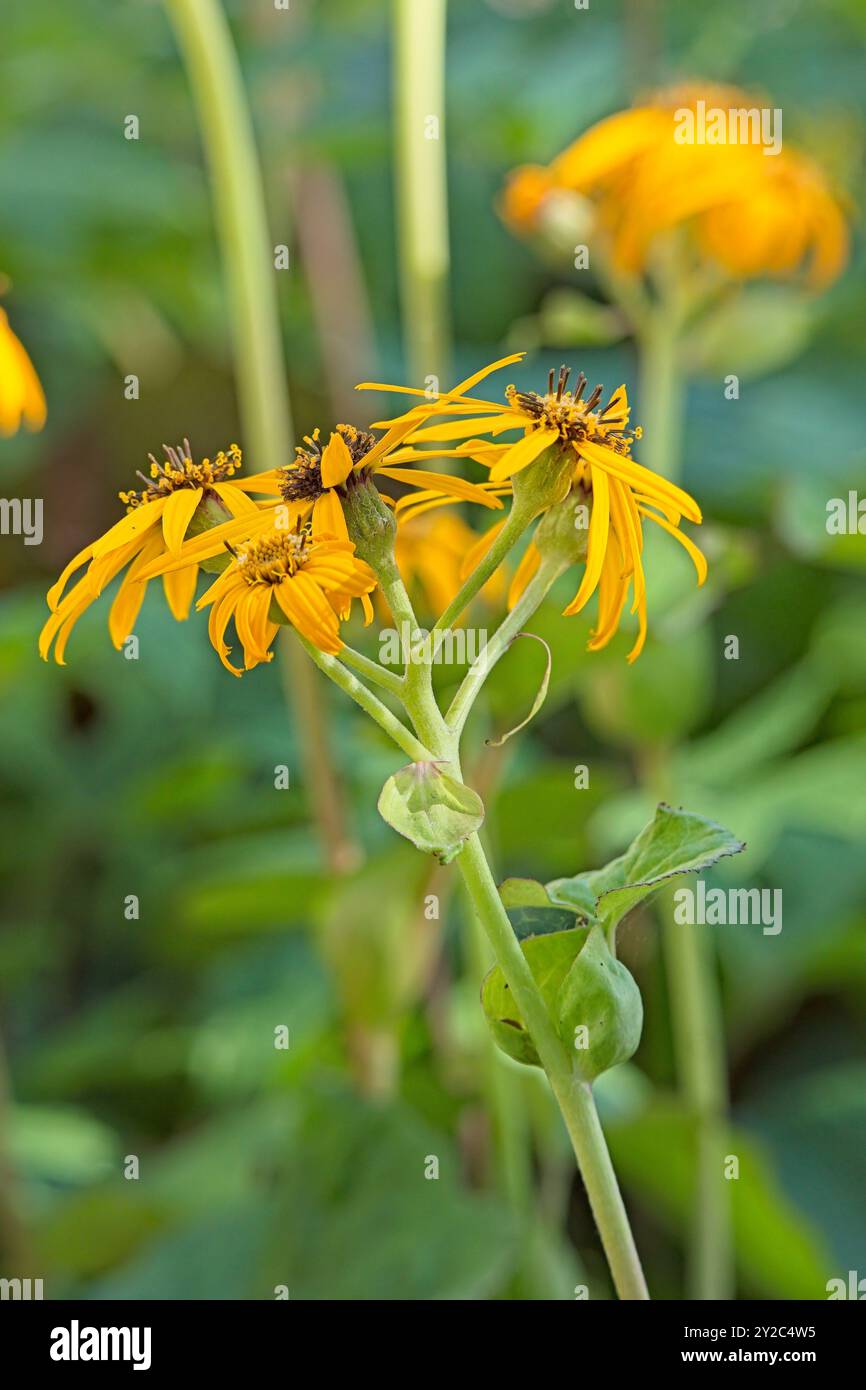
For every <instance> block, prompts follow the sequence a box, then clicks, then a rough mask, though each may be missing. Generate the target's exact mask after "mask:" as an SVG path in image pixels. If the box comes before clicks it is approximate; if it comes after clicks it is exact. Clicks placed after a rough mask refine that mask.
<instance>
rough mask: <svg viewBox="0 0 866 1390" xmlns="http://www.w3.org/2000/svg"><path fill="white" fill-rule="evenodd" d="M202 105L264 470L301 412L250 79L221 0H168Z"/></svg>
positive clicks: (314, 715) (345, 858)
mask: <svg viewBox="0 0 866 1390" xmlns="http://www.w3.org/2000/svg"><path fill="white" fill-rule="evenodd" d="M165 5H166V10H167V12H168V15H169V18H170V20H171V22H172V25H173V26H174V30H175V33H176V35H177V39H178V43H179V45H180V48H181V51H182V54H183V58H184V61H185V64H186V68H187V72H188V75H189V80H190V85H191V87H192V91H193V96H194V99H195V102H196V106H197V108H198V115H199V124H200V127H201V134H202V139H203V141H204V146H205V152H206V154H207V160H208V166H209V169H210V175H211V184H212V188H213V199H214V211H215V217H216V226H217V233H218V236H219V242H220V249H221V252H222V260H223V268H224V271H225V277H226V284H227V289H228V302H229V317H230V320H231V325H232V339H233V347H234V358H235V376H236V380H237V389H238V404H239V407H240V415H241V422H242V428H243V438H244V453H245V455H246V458H247V461H248V463H250V464H251V465H252V467H253V469H254V470H255V471H264V470H266V469H270V468H280V467H282V466H283V465H284V464H286V463H287V462H288V461H289V460H290V459H291V457H292V414H291V405H290V401H289V389H288V383H287V380H286V369H285V362H284V360H283V349H282V340H281V335H280V323H279V315H278V313H277V298H276V293H275V286H274V276H275V274H276V271H275V268H274V261H273V244H272V241H271V238H270V237H269V235H268V223H267V213H266V209H265V196H264V188H263V183H262V175H261V170H260V168H259V161H258V156H257V153H256V144H255V134H254V131H253V123H252V118H251V115H250V111H249V107H248V104H247V100H246V95H245V93H244V86H243V78H242V76H241V71H240V66H239V64H238V60H237V55H236V53H235V50H234V45H233V43H232V36H231V32H230V30H229V26H228V24H227V22H226V18H225V15H224V13H223V10H222V7H221V5H220V4H219V0H165ZM286 692H287V699H288V703H289V705H290V707H291V708H292V709H293V710H297V709H304V710H305V713H306V720H307V728H308V731H309V739H310V742H311V744H314V745H315V746H316V747H317V748H318V749H319V750H320V754H321V761H320V763H319V768H318V774H317V775H318V778H319V781H320V783H321V784H322V786H324V785H325V784H328V785H329V786H330V794H329V795H328V797H327V798H323V797H315V796H314V797H313V806H314V810H315V812H316V818H317V830H318V834H319V839H320V841H321V843H322V845H323V848H324V850H325V852H326V853H327V855H328V857H329V859H332V860H333V859H334V856H335V855H338V856H339V858H340V860H341V861H342V862H346V863H348V862H350V861H351V859H352V858H354V857H356V852H355V851H353V849H352V847H351V846H350V845H349V844H348V842H346V841H345V840H344V839H343V838H342V837H341V840H340V843H339V844H337V843H336V842H335V840H334V833H335V824H336V821H335V819H334V817H335V816H338V819H339V821H340V823H342V822H343V820H344V817H343V814H342V810H339V812H338V805H337V803H338V800H339V797H340V791H339V779H338V777H337V774H336V770H335V769H334V766H333V760H332V757H331V752H330V740H329V738H328V731H327V726H326V722H325V716H324V705H323V702H322V701H321V700H316V699H311V698H310V691H309V672H306V671H302V670H301V669H300V668H299V667H297V666H295V665H290V666H289V669H288V673H287V677H286Z"/></svg>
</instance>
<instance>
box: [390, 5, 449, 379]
mask: <svg viewBox="0 0 866 1390" xmlns="http://www.w3.org/2000/svg"><path fill="white" fill-rule="evenodd" d="M393 5H394V11H393V14H394V58H393V64H394V120H395V134H394V138H395V147H396V168H397V171H396V179H397V232H398V239H399V250H400V295H401V301H402V317H403V323H404V326H405V340H406V350H407V356H408V366H409V373H410V376H411V379H412V380H413V381H424V380H426V379H427V378H429V377H436V378H437V379H438V380H440V381H444V380H445V379H446V378H447V376H448V370H449V364H448V343H449V339H450V325H449V311H448V274H449V268H450V253H449V244H448V184H447V169H446V155H445V31H446V21H447V0H393Z"/></svg>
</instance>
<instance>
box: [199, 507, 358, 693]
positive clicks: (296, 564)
mask: <svg viewBox="0 0 866 1390" xmlns="http://www.w3.org/2000/svg"><path fill="white" fill-rule="evenodd" d="M354 550H355V547H354V546H353V545H352V543H351V541H347V540H343V539H342V538H339V537H337V536H328V535H326V534H324V533H319V534H317V535H314V534H313V533H312V529H311V527H310V525H309V524H308V525H307V526H305V527H303V528H300V527H299V528H297V529H296V530H294V531H288V532H282V533H277V532H274V533H273V534H271V535H269V536H262V537H260V538H259V539H257V540H253V541H250V542H249V543H248V544H246V545H244V546H241V547H240V548H239V549H238V550H237V551H236V552H235V553H234V559H233V560H232V563H231V564H230V565H229V567H228V569H227V570H225V571H224V573H223V574H221V575H220V576H219V578H218V579H217V580H215V581H214V583H213V584H212V585H211V587H210V588H209V589H208V591H207V593H206V594H203V595H202V597H201V599H200V600H199V602H198V605H197V606H198V607H199V608H204V607H206V606H208V605H210V610H211V611H210V620H209V623H208V632H209V635H210V640H211V643H212V644H213V646H214V648H215V650H216V651H217V652H218V653H219V658H220V661H221V662H222V663H223V665H224V666H225V667H226V669H227V670H229V671H231V672H232V674H233V675H235V676H240V675H242V674H243V672H242V671H240V670H239V669H238V668H237V667H236V666H233V665H232V664H231V662H230V661H229V659H228V657H229V653H230V652H231V648H230V647H228V646H227V645H226V642H225V631H226V628H227V626H228V624H229V621H230V620H231V619H232V618H233V619H234V624H235V630H236V632H237V635H238V637H239V639H240V642H241V645H242V647H243V649H244V668H245V669H246V670H250V669H251V668H252V667H253V666H258V664H259V663H260V662H262V661H270V660H271V659H272V657H273V652H272V651H271V650H270V647H271V643H272V642H273V640H274V637H275V636H276V634H277V632H278V630H279V626H280V623H279V621H278V616H277V615H282V616H283V617H284V618H285V619H287V620H288V622H290V623H291V624H292V626H293V627H295V628H296V629H297V630H298V632H300V633H301V634H302V635H303V636H304V637H306V638H307V639H308V641H310V642H313V643H314V644H315V645H316V646H317V647H319V648H320V650H321V651H323V652H329V653H331V654H332V655H336V653H338V652H339V651H340V649H341V647H342V645H343V643H342V640H341V638H340V619H341V618H342V617H346V616H348V611H349V608H350V606H351V602H352V599H353V598H361V597H366V595H367V594H369V593H370V592H371V590H373V589H375V587H376V584H377V582H378V581H377V579H376V576H375V574H374V573H373V571H372V570H371V569H370V566H369V565H367V564H365V562H364V561H363V560H359V559H357V558H356V557H355V554H354Z"/></svg>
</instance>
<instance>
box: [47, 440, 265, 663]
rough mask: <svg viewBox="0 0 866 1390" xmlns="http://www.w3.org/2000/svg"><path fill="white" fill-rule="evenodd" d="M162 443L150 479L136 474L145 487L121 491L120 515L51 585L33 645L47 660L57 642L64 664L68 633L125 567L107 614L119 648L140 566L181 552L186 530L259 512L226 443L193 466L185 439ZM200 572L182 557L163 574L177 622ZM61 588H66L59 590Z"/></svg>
mask: <svg viewBox="0 0 866 1390" xmlns="http://www.w3.org/2000/svg"><path fill="white" fill-rule="evenodd" d="M163 447H164V448H165V454H166V459H165V462H164V463H162V464H160V463H158V462H157V461H156V459H155V458H154V457H153V455H152V454H151V455H150V476H149V477H145V476H144V474H140V475H139V476H140V477H141V479H142V481H143V483H144V484H145V486H144V487H143V488H142V489H141V490H140V491H133V492H122V493H121V494H120V500H121V502H123V503H124V504H125V506H126V516H124V517H122V518H121V520H120V521H118V522H117V523H116V524H115V525H114V526H112V527H111V529H110V530H109V531H107V532H106V533H105V535H104V536H101V537H100V539H99V540H97V541H94V542H93V543H92V544H91V545H88V546H85V548H84V549H83V550H81V551H79V553H78V554H77V555H75V556H74V557H73V559H71V560H70V562H69V564H68V565H67V566H66V568H65V569H64V571H63V573H62V574H61V576H60V578H59V579H58V580H57V583H56V584H53V585H52V587H51V588H50V589H49V591H48V594H47V601H48V606H49V608H50V609H51V617H50V618H49V619H48V621H47V622H46V624H45V626H44V627H43V629H42V633H41V635H40V638H39V650H40V653H41V655H42V656H43V657H44V658H45V659H47V657H48V653H49V650H50V648H51V644H52V642H55V639H56V642H55V647H54V656H55V659H56V660H57V661H58V662H59V663H60V664H61V665H63V661H64V653H65V650H66V643H67V641H68V639H69V634H70V632H71V631H72V628H73V627H74V626H75V623H76V622H77V621H78V619H79V618H80V617H81V615H82V613H84V612H85V610H86V609H87V608H89V606H90V604H91V603H93V601H94V600H95V599H96V598H98V597H99V595H100V594H101V593H102V591H103V589H104V588H105V586H106V585H107V584H109V583H110V582H111V580H112V579H114V577H115V576H116V575H117V574H119V573H120V571H121V570H122V569H124V568H125V567H126V566H129V568H128V569H127V571H126V574H125V575H124V578H123V581H122V583H121V585H120V588H119V589H118V591H117V594H116V596H115V599H114V602H113V603H112V605H111V609H110V612H109V616H108V629H109V633H110V635H111V640H112V642H113V643H114V645H115V647H117V648H118V649H119V648H120V647H122V646H123V643H124V642H125V641H126V639H127V637H129V635H130V633H131V632H132V629H133V627H134V625H135V620H136V618H137V617H138V612H139V609H140V608H141V604H142V601H143V599H144V595H145V591H146V589H147V584H148V579H149V578H150V577H152V576H147V575H145V574H144V570H145V569H146V568H147V567H148V566H149V565H151V564H153V562H154V561H155V560H156V559H157V558H158V557H159V556H163V555H168V556H170V557H171V556H176V555H178V554H180V551H181V547H182V545H183V541H184V538H185V536H186V535H187V534H188V533H189V531H190V529H191V528H196V527H198V526H201V525H207V524H210V525H214V524H215V522H216V521H218V520H221V519H222V518H224V517H228V516H235V517H237V516H243V515H246V514H249V513H253V514H255V515H258V508H257V507H256V504H255V502H254V501H253V500H252V498H250V497H248V496H247V492H248V491H251V490H256V489H255V488H254V483H253V479H252V478H240V479H238V478H235V476H234V475H235V473H236V472H237V470H238V469H239V468H240V466H241V451H240V449H239V448H238V446H237V444H232V445H231V447H230V448H229V450H228V452H220V453H219V454H217V455H216V457H215V458H214V459H213V460H211V459H202V460H201V462H200V463H195V462H194V461H193V458H192V450H191V449H190V444H189V440H184V442H183V445H182V446H179V447H178V448H176V449H172V448H169V447H168V446H167V445H165V446H163ZM83 565H87V569H86V571H85V573H84V575H83V576H82V577H81V578H80V579H78V580H77V582H76V583H75V584H74V585H73V586H72V588H71V589H69V590H68V591H66V585H67V583H68V581H69V580H70V578H71V577H72V575H73V574H74V573H75V572H76V570H78V569H80V568H81V567H82V566H83ZM197 577H198V563H197V561H192V562H186V561H184V563H183V564H182V565H181V566H179V567H178V568H177V569H176V570H174V571H172V573H170V574H166V575H164V576H163V587H164V590H165V596H166V599H167V601H168V605H169V608H170V609H171V611H172V613H173V615H174V617H175V618H177V619H178V620H183V619H184V618H186V616H187V614H188V613H189V608H190V604H191V603H192V599H193V595H194V594H195V586H196V579H197ZM65 591H66V592H65Z"/></svg>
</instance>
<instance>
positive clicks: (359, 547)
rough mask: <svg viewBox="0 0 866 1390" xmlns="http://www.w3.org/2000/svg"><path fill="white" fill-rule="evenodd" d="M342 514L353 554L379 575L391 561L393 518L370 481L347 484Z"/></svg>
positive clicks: (395, 526) (393, 531)
mask: <svg viewBox="0 0 866 1390" xmlns="http://www.w3.org/2000/svg"><path fill="white" fill-rule="evenodd" d="M343 515H344V516H345V518H346V525H347V527H348V529H349V539H350V540H352V541H354V544H355V554H356V555H357V556H358V557H359V559H361V560H366V562H367V564H368V565H371V566H372V568H373V569H374V570H376V571H377V573H378V572H379V570H380V569H381V568H382V565H383V563H387V562H388V561H389V560H391V559H392V557H393V554H394V537H395V536H396V534H397V518H396V517H395V515H394V512H393V509H392V508H391V507H388V506H386V505H385V503H384V502H383V501H382V498H381V496H380V495H379V492H378V490H377V488H376V485H375V483H374V482H373V481H372V479H370V478H364V479H361V480H360V481H358V482H350V483H349V485H348V488H347V492H346V496H345V498H344V500H343Z"/></svg>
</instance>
